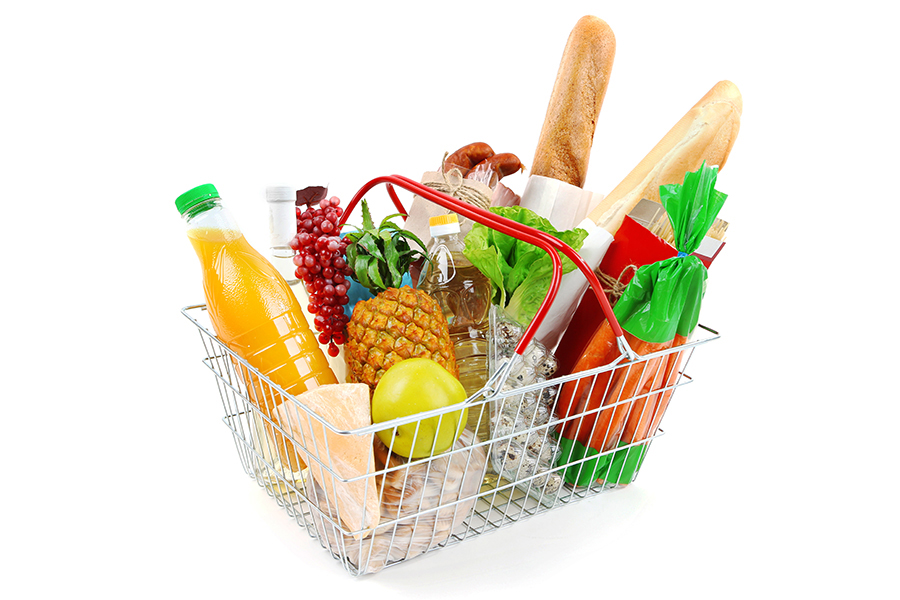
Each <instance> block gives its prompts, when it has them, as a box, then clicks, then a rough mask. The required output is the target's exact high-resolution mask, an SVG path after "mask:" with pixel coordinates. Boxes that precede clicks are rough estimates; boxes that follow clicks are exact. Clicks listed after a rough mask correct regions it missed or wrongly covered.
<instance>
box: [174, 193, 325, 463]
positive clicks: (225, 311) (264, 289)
mask: <svg viewBox="0 0 900 600" xmlns="http://www.w3.org/2000/svg"><path fill="white" fill-rule="evenodd" d="M175 206H176V207H177V208H178V211H179V212H180V213H181V215H182V218H183V219H184V220H185V223H186V224H187V235H188V239H190V241H191V244H192V245H193V246H194V250H195V251H196V253H197V258H199V259H200V265H201V267H202V270H203V291H204V293H205V295H206V306H207V310H208V313H209V317H210V321H211V322H212V325H213V328H214V329H215V331H216V336H217V337H218V338H219V339H220V340H221V341H222V342H223V343H224V344H225V345H226V346H228V348H229V349H231V350H232V351H233V352H234V353H235V354H237V355H238V356H240V357H241V358H243V359H245V360H246V361H247V362H248V363H250V364H251V365H252V366H253V367H254V368H256V369H258V370H259V371H260V372H261V373H263V374H264V375H266V376H267V377H268V378H269V379H271V380H272V382H274V383H275V384H276V385H278V386H280V387H281V388H282V389H284V390H285V391H286V392H288V393H289V394H292V395H297V394H300V393H301V392H305V391H307V390H309V389H312V388H316V387H319V386H321V385H327V384H330V383H337V378H336V377H335V376H334V372H333V371H332V370H331V368H330V367H329V365H328V360H327V359H326V358H325V354H324V353H323V352H322V349H321V348H320V347H319V344H318V341H317V339H316V336H315V334H314V333H313V332H312V330H311V329H310V328H309V325H308V324H307V322H306V318H305V317H304V316H303V312H302V310H301V308H300V304H299V302H298V301H297V298H296V296H294V293H293V292H292V291H291V288H290V287H289V286H288V284H287V282H286V281H285V280H284V278H283V277H282V276H281V275H280V274H279V273H278V271H277V269H276V268H275V267H274V266H272V264H271V263H270V262H269V261H268V260H266V259H265V258H263V256H262V255H261V254H260V253H259V252H257V251H256V250H254V249H253V247H251V246H250V244H249V243H247V240H246V239H245V238H244V236H243V234H241V231H240V229H239V228H238V226H237V223H236V222H235V221H234V219H233V218H232V217H231V215H230V214H229V213H228V211H227V210H226V209H225V207H223V206H222V204H221V199H220V198H219V193H218V191H216V188H215V187H214V186H213V185H212V184H206V185H201V186H198V187H196V188H194V189H192V190H189V191H187V192H185V193H184V194H182V195H181V196H179V197H178V199H177V200H176V201H175ZM235 368H236V369H237V370H238V372H240V373H241V376H242V377H243V379H244V381H245V383H246V384H247V393H248V396H249V397H250V400H251V401H252V402H253V403H254V404H255V405H256V406H257V407H258V408H259V409H260V411H261V412H262V413H263V414H265V415H266V417H268V418H269V419H273V413H274V409H275V407H276V406H277V405H279V404H281V402H282V401H283V400H284V398H283V397H282V396H281V394H278V393H274V390H272V388H271V387H270V386H268V385H265V384H263V383H262V382H261V381H260V379H259V378H258V377H255V376H253V375H251V373H250V372H249V371H247V370H246V369H242V368H241V366H240V365H239V364H235ZM273 420H274V419H273ZM264 429H265V435H266V438H267V439H266V440H265V441H264V442H262V445H263V448H262V450H263V451H264V456H265V457H266V459H267V460H273V461H276V463H280V464H275V465H273V466H275V467H277V468H279V469H284V470H289V471H290V472H292V473H293V472H299V471H300V470H302V469H303V468H304V466H305V465H304V464H303V461H302V460H301V459H300V457H299V456H298V455H297V453H296V451H295V450H294V448H293V444H292V443H291V442H290V440H288V439H287V438H284V436H282V435H281V434H279V433H278V432H277V431H276V430H274V429H273V428H272V427H271V426H270V425H265V426H264ZM271 448H277V450H278V452H277V456H276V455H275V453H274V452H272V451H271Z"/></svg>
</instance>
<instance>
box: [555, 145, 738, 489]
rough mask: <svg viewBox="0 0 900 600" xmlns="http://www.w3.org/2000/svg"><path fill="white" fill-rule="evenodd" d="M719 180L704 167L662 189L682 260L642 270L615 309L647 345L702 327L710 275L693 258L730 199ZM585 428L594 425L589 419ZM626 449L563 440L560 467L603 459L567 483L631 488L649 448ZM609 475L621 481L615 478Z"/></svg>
mask: <svg viewBox="0 0 900 600" xmlns="http://www.w3.org/2000/svg"><path fill="white" fill-rule="evenodd" d="M717 176H718V167H709V166H707V165H706V163H705V162H704V163H703V164H702V165H701V166H700V169H699V170H697V171H693V172H689V173H687V174H685V176H684V182H683V183H681V184H672V185H663V186H660V188H659V192H660V194H659V195H660V200H661V202H662V204H663V207H665V209H666V213H667V214H668V217H669V222H670V223H671V225H672V231H673V233H674V236H675V249H676V250H678V255H677V256H675V257H672V258H667V259H665V260H661V261H658V262H655V263H651V264H649V265H644V266H642V267H640V268H638V270H637V272H636V273H635V275H634V277H633V278H632V279H631V281H630V282H629V283H628V286H627V287H626V288H625V291H624V292H623V293H622V296H621V297H620V298H619V300H618V301H617V302H616V305H615V307H614V308H613V313H614V314H615V315H616V319H618V321H619V324H620V325H621V326H622V329H624V330H625V331H626V332H628V333H630V334H631V335H633V336H635V337H636V338H638V339H640V340H642V341H645V342H650V343H654V344H661V343H665V342H669V341H672V340H674V339H675V336H676V335H681V336H684V337H685V338H689V337H690V335H691V333H693V331H694V328H695V327H696V326H697V322H698V319H699V314H700V304H701V302H702V300H703V296H704V293H705V292H706V279H707V272H706V267H705V266H704V264H703V263H702V262H701V261H700V259H699V258H697V257H696V256H693V255H692V253H693V252H696V251H697V249H698V248H699V247H700V244H701V242H702V241H703V238H704V237H705V236H706V233H707V232H708V231H709V228H710V227H711V226H712V224H713V222H714V221H715V220H716V217H717V216H718V214H719V211H720V210H721V208H722V205H723V204H724V203H725V199H726V198H727V195H726V194H723V193H722V192H720V191H718V190H716V189H715V184H716V179H717ZM612 389H613V386H610V390H612ZM622 400H627V398H622ZM613 401H618V400H617V399H615V400H614V399H610V398H603V402H602V405H606V404H607V403H611V402H613ZM598 406H601V404H593V405H590V404H589V405H587V406H586V407H585V411H587V410H593V409H595V408H598ZM583 423H586V424H587V425H589V424H590V423H589V421H587V420H586V421H583ZM619 445H622V444H621V443H620V444H619ZM626 445H628V446H630V447H628V448H623V449H621V450H616V451H615V452H613V453H609V452H608V451H607V452H606V453H601V452H600V449H599V448H591V447H586V446H585V445H584V444H582V443H581V442H579V441H577V440H571V439H568V438H566V437H564V436H563V437H561V438H560V446H561V447H562V448H563V450H564V452H563V454H562V456H561V457H560V462H559V463H558V464H560V465H562V464H567V463H569V462H572V461H576V460H581V459H584V458H587V457H593V456H595V455H599V456H597V457H596V458H590V459H589V460H586V461H584V462H583V463H579V464H576V465H572V466H571V467H569V468H567V469H565V472H564V477H565V479H566V481H567V482H569V483H571V484H574V485H588V484H589V483H590V482H592V481H594V480H596V479H598V478H603V479H605V480H607V479H608V480H612V481H618V482H619V483H630V482H631V481H632V480H633V479H634V474H635V473H636V471H637V469H638V468H639V467H640V463H641V461H642V460H643V455H644V446H643V445H641V446H631V445H630V444H626ZM638 450H639V451H638ZM610 472H613V473H612V474H614V475H617V477H615V478H613V477H611V476H610Z"/></svg>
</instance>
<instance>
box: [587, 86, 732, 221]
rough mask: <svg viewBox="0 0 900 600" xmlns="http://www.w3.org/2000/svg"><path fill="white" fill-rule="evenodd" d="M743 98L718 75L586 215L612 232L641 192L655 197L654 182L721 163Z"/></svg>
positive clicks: (665, 182)
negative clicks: (632, 168) (622, 178)
mask: <svg viewBox="0 0 900 600" xmlns="http://www.w3.org/2000/svg"><path fill="white" fill-rule="evenodd" d="M742 110H743V102H742V100H741V93H740V91H738V88H737V86H736V85H734V84H733V83H731V82H730V81H720V82H719V83H717V84H716V85H715V86H713V88H712V89H711V90H709V92H708V93H707V94H706V95H705V96H703V98H701V99H700V101H699V102H697V104H695V105H694V106H693V108H691V110H689V111H688V112H687V114H685V115H684V116H683V117H682V118H681V120H680V121H678V123H676V124H675V126H674V127H673V128H672V129H671V130H670V131H669V133H667V134H666V135H665V137H663V139H662V140H660V141H659V143H658V144H656V146H654V148H653V149H652V150H651V151H650V153H649V154H647V156H645V157H644V160H642V161H641V162H640V163H639V164H638V166H637V167H635V168H634V170H633V171H631V173H629V174H628V176H627V177H626V178H625V179H624V180H622V182H621V183H620V184H619V185H618V186H616V188H615V189H614V190H613V191H611V192H610V193H609V194H608V195H607V196H606V197H605V198H604V199H603V200H602V201H601V202H600V204H598V205H597V207H596V208H594V210H593V211H591V213H590V215H589V217H590V219H591V220H592V221H594V222H595V223H596V224H597V225H599V226H600V227H603V228H604V229H606V230H607V231H608V232H610V233H612V234H613V235H615V233H616V231H618V229H619V227H620V226H621V225H622V221H623V220H624V219H625V215H627V214H628V213H629V212H630V211H631V209H632V208H634V207H635V205H636V204H637V203H638V202H640V201H641V198H648V199H650V200H653V201H654V202H659V186H661V185H668V184H672V183H681V182H682V181H684V174H685V173H687V172H688V171H696V170H697V169H699V168H700V165H701V164H702V163H703V161H704V160H705V161H706V164H708V165H710V166H713V165H718V167H719V169H721V168H722V167H724V166H725V161H726V160H727V159H728V154H729V153H730V152H731V148H732V146H733V145H734V140H735V139H736V138H737V134H738V129H740V123H741V111H742Z"/></svg>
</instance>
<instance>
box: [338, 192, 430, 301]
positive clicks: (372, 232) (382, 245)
mask: <svg viewBox="0 0 900 600" xmlns="http://www.w3.org/2000/svg"><path fill="white" fill-rule="evenodd" d="M402 216H403V215H402V214H401V213H395V214H393V215H388V216H387V217H385V218H384V219H382V220H381V223H380V224H379V225H378V227H377V228H376V227H375V221H374V220H373V219H372V213H371V211H370V210H369V205H368V203H367V202H366V201H365V200H363V201H362V221H363V222H362V227H361V228H357V230H356V231H354V232H352V233H348V234H347V235H346V237H347V239H348V240H349V241H350V242H351V243H350V244H349V245H348V246H347V251H346V256H347V264H348V265H350V268H351V270H352V271H353V275H352V277H353V278H354V279H355V280H356V281H357V282H358V283H360V284H361V285H362V286H364V287H365V288H367V289H368V290H369V291H370V292H372V293H373V294H378V293H380V292H382V291H384V290H386V289H388V288H392V287H395V288H396V287H400V286H401V285H402V284H403V275H404V274H405V273H407V272H408V271H409V268H410V266H411V265H412V263H413V262H415V261H417V260H418V259H420V258H426V259H427V255H426V249H425V244H424V243H422V240H420V239H419V238H418V237H417V236H416V235H415V234H413V233H412V232H409V231H406V230H405V229H403V228H402V227H400V226H399V225H397V224H396V223H394V222H393V221H392V220H391V219H393V218H396V217H402ZM411 242H412V243H415V245H417V246H418V248H421V250H419V249H418V248H413V246H412V243H411Z"/></svg>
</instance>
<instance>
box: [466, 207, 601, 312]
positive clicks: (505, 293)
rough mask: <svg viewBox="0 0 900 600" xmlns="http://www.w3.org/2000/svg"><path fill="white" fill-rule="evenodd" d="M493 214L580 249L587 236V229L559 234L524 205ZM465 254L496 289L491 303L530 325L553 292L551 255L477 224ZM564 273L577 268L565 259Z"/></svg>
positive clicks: (469, 234)
mask: <svg viewBox="0 0 900 600" xmlns="http://www.w3.org/2000/svg"><path fill="white" fill-rule="evenodd" d="M490 210H491V212H492V213H494V214H497V215H500V216H502V217H506V218H507V219H511V220H513V221H516V222H517V223H522V224H523V225H528V226H529V227H533V228H535V229H539V230H540V231H543V232H545V233H549V234H550V235H552V236H553V237H555V238H557V239H559V240H561V241H562V242H564V243H566V244H567V245H569V246H570V247H572V249H574V250H579V249H580V248H581V246H582V244H583V243H584V239H585V238H586V237H587V235H588V232H587V231H585V230H584V229H572V230H569V231H558V230H557V229H556V228H554V227H553V225H551V224H550V221H548V220H547V219H544V218H543V217H541V216H538V215H537V214H536V213H535V212H534V211H531V210H529V209H527V208H523V207H521V206H505V207H496V208H492V209H490ZM465 244H466V248H465V250H464V252H463V253H464V254H465V255H466V258H468V259H469V260H470V261H471V262H472V264H473V265H475V266H476V267H477V268H478V270H479V271H481V272H482V273H483V274H484V275H485V277H487V278H488V279H489V280H490V281H491V285H492V287H493V297H492V301H493V302H494V304H497V305H498V306H501V307H503V308H505V309H506V311H507V313H508V314H509V316H511V317H512V318H514V319H516V320H517V321H519V322H520V323H523V324H525V323H530V322H531V320H532V319H534V315H535V314H536V313H537V310H538V308H539V307H540V305H541V302H543V300H544V297H545V296H546V295H547V291H548V290H549V289H550V280H551V278H552V276H553V262H552V261H551V260H550V256H549V255H548V254H547V253H546V252H544V251H543V250H541V249H540V248H538V247H537V246H535V245H533V244H529V243H527V242H523V241H521V240H518V239H516V238H514V237H512V236H509V235H506V234H505V233H500V232H499V231H497V230H495V229H491V228H490V227H487V226H486V225H482V224H480V223H475V224H474V225H473V226H472V230H471V231H470V232H469V233H468V235H466V239H465ZM559 256H560V258H561V259H562V267H563V273H568V272H570V271H573V270H574V269H575V263H574V262H572V261H571V260H569V259H568V258H566V257H565V256H563V255H562V254H561V253H560V255H559Z"/></svg>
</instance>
